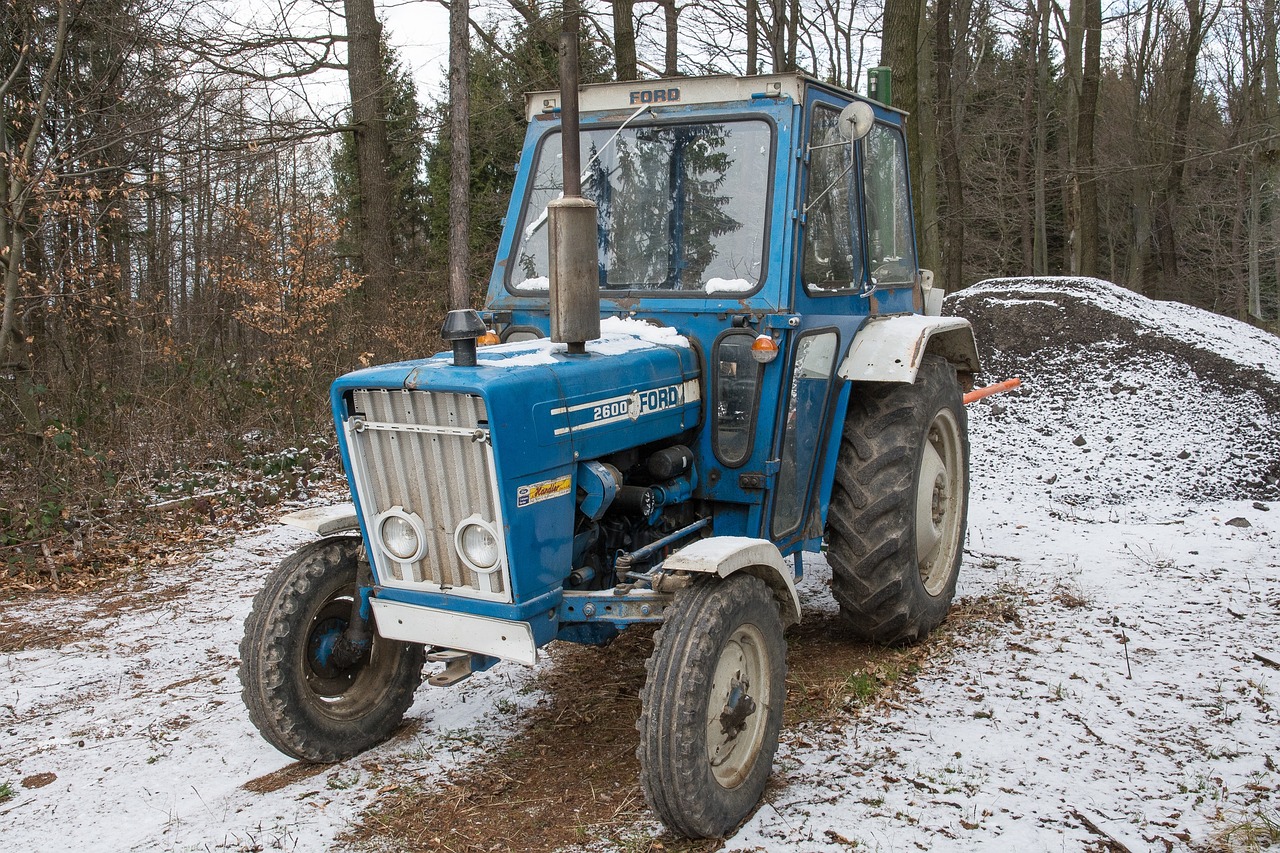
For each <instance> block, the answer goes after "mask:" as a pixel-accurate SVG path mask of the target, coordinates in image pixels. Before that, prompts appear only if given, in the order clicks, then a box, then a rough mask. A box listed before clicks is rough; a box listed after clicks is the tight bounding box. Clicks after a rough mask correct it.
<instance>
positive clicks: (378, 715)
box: [240, 536, 425, 762]
mask: <svg viewBox="0 0 1280 853" xmlns="http://www.w3.org/2000/svg"><path fill="white" fill-rule="evenodd" d="M359 550H360V539H359V538H357V537H350V536H344V537H333V538H329V539H322V540H320V541H318V542H312V543H310V544H307V545H304V546H303V547H301V548H299V549H298V550H297V551H295V552H294V553H293V554H292V555H291V556H289V557H288V558H287V559H285V561H284V562H283V563H281V564H280V567H279V568H277V569H276V570H275V572H273V573H272V575H271V577H270V578H268V579H267V584H266V586H265V587H264V588H263V589H262V591H260V592H259V593H258V595H257V596H256V597H255V598H254V600H253V609H252V610H251V611H250V612H249V616H248V618H247V619H245V623H244V639H243V640H242V641H241V642H240V661H241V663H240V684H241V686H242V688H243V690H242V692H241V695H242V696H243V698H244V704H245V707H246V708H248V710H249V719H250V720H251V721H252V722H253V724H254V726H256V727H257V729H258V731H259V732H261V733H262V736H263V737H264V738H266V739H267V741H268V742H270V743H271V745H272V746H274V747H275V748H276V749H278V750H280V751H281V752H283V753H285V754H286V755H290V756H292V757H294V758H299V759H302V760H303V761H315V762H330V761H340V760H342V759H344V758H350V757H351V756H353V755H356V754H358V753H360V752H363V751H364V750H366V749H368V748H369V747H371V746H374V745H375V744H378V743H381V742H382V741H384V740H386V739H387V738H388V737H390V736H391V733H392V732H394V731H395V729H396V727H397V726H399V724H400V721H401V719H402V718H403V717H404V712H405V711H407V710H408V708H409V706H410V705H411V704H412V703H413V694H414V691H415V690H417V688H418V685H419V684H421V683H422V666H423V663H424V660H425V658H424V650H423V648H422V646H420V645H417V644H414V643H403V642H398V641H394V640H386V639H383V638H381V637H378V636H376V634H375V635H374V636H373V644H372V646H371V647H370V648H369V650H368V651H367V652H365V653H364V654H363V655H361V656H360V657H359V658H358V659H356V660H354V661H349V660H342V658H341V656H340V655H335V654H334V653H333V650H334V644H335V642H336V641H337V639H338V638H339V637H341V636H342V633H343V632H344V631H346V628H347V624H348V622H349V621H350V618H351V607H352V602H353V600H354V597H355V595H356V591H357V582H356V577H357V574H356V573H357V561H358V555H359Z"/></svg>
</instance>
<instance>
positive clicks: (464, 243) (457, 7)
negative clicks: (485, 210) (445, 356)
mask: <svg viewBox="0 0 1280 853" xmlns="http://www.w3.org/2000/svg"><path fill="white" fill-rule="evenodd" d="M470 17H471V9H470V3H469V2H468V0H452V2H451V3H450V4H449V145H450V152H449V168H450V174H451V180H450V186H449V308H450V309H452V310H458V309H462V308H469V307H470V306H471V269H470V266H471V246H470V245H469V242H468V241H469V239H470V234H471V132H470V122H471V98H470V95H469V94H468V90H467V85H468V83H467V65H468V55H469V53H470V48H471V42H470V39H469V35H468V31H467V26H468V23H469V21H470Z"/></svg>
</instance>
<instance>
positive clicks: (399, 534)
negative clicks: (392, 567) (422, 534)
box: [378, 515, 421, 561]
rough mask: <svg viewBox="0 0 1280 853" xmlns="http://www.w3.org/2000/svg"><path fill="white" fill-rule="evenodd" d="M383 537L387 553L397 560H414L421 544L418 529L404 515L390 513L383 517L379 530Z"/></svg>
mask: <svg viewBox="0 0 1280 853" xmlns="http://www.w3.org/2000/svg"><path fill="white" fill-rule="evenodd" d="M378 532H379V534H380V536H381V538H382V546H383V547H384V548H386V550H387V553H388V554H390V555H391V556H393V557H395V558H396V559H397V560H405V561H408V560H412V559H413V557H414V555H416V554H417V553H418V546H419V545H420V544H421V542H420V540H419V539H418V531H416V530H414V529H413V524H411V523H410V522H409V519H407V518H405V517H404V516H403V515H388V516H386V517H385V518H383V519H382V527H381V529H380V530H379V531H378Z"/></svg>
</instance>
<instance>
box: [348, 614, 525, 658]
mask: <svg viewBox="0 0 1280 853" xmlns="http://www.w3.org/2000/svg"><path fill="white" fill-rule="evenodd" d="M370 603H371V604H372V605H373V616H374V621H375V622H376V623H377V626H378V634H379V635H380V636H383V637H386V638H387V639H389V640H404V641H405V642H409V643H422V644H423V645H424V646H439V647H441V648H445V649H457V650H458V651H463V652H473V653H475V654H482V655H490V656H492V657H496V658H502V659H503V660H513V661H518V662H520V663H523V664H526V665H528V666H533V665H534V663H536V662H537V660H538V647H537V646H536V645H535V644H534V642H533V628H531V627H530V626H529V624H528V623H527V622H508V621H506V620H503V619H492V618H490V617H488V616H475V615H473V614H471V613H451V612H449V611H447V610H436V609H435V608H431V607H420V606H418V605H416V604H404V603H403V602H399V601H386V600H384V599H380V598H375V599H373V600H372V601H371V602H370Z"/></svg>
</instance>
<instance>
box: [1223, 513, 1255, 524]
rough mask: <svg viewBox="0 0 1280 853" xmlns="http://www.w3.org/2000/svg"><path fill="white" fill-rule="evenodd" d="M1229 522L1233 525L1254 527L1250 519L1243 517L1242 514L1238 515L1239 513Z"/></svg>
mask: <svg viewBox="0 0 1280 853" xmlns="http://www.w3.org/2000/svg"><path fill="white" fill-rule="evenodd" d="M1227 524H1228V525H1229V526H1231V527H1253V525H1252V524H1250V523H1249V519H1247V518H1242V517H1241V516H1238V515H1237V516H1236V517H1235V518H1233V519H1231V520H1229V521H1228V522H1227Z"/></svg>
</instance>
